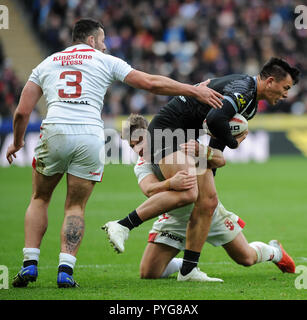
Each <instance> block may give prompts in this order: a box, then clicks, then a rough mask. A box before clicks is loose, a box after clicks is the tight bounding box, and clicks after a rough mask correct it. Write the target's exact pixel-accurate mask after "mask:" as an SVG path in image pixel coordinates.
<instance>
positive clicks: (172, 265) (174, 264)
mask: <svg viewBox="0 0 307 320" xmlns="http://www.w3.org/2000/svg"><path fill="white" fill-rule="evenodd" d="M182 262H183V259H182V258H173V259H172V260H171V261H170V262H169V264H168V265H167V266H166V268H165V270H164V272H163V273H162V275H161V278H167V277H168V276H169V275H171V274H173V273H175V272H178V271H179V270H180V268H181V266H182Z"/></svg>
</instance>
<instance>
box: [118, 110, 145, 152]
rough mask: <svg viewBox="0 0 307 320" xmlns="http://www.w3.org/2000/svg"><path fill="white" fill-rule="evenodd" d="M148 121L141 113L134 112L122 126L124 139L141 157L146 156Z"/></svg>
mask: <svg viewBox="0 0 307 320" xmlns="http://www.w3.org/2000/svg"><path fill="white" fill-rule="evenodd" d="M147 127H148V121H147V120H146V119H145V118H144V117H143V116H141V115H139V114H135V113H132V114H130V116H129V117H128V119H127V120H126V121H125V123H124V125H123V128H122V139H124V140H127V141H128V143H129V144H130V147H131V148H132V149H133V151H134V152H136V153H137V154H138V155H139V156H140V157H144V153H145V152H144V149H145V146H146V142H147V134H148V133H147Z"/></svg>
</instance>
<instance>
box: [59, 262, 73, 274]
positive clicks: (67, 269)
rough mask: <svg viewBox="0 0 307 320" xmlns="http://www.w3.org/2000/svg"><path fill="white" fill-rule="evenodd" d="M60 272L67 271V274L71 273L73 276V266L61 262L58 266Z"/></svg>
mask: <svg viewBox="0 0 307 320" xmlns="http://www.w3.org/2000/svg"><path fill="white" fill-rule="evenodd" d="M60 272H66V273H67V274H69V275H70V276H72V274H73V272H74V271H73V268H71V267H69V266H67V265H66V264H61V265H60V266H59V268H58V273H60Z"/></svg>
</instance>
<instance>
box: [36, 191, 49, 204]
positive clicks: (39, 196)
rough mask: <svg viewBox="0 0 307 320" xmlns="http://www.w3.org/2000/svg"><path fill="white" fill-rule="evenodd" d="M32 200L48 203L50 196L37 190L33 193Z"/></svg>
mask: <svg viewBox="0 0 307 320" xmlns="http://www.w3.org/2000/svg"><path fill="white" fill-rule="evenodd" d="M32 199H33V200H41V201H42V202H45V203H49V202H50V200H51V194H49V193H45V192H41V191H40V190H37V191H35V192H33V194H32Z"/></svg>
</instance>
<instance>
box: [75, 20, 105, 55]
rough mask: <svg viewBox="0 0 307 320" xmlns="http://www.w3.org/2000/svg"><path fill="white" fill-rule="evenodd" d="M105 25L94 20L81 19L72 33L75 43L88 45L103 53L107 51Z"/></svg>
mask: <svg viewBox="0 0 307 320" xmlns="http://www.w3.org/2000/svg"><path fill="white" fill-rule="evenodd" d="M104 40H105V34H104V31H103V25H102V24H101V23H100V22H98V21H96V20H93V19H80V20H79V21H77V22H76V24H75V25H74V28H73V31H72V41H73V43H86V44H88V45H89V46H91V47H92V48H94V49H97V50H99V51H101V52H104V51H105V50H106V45H105V43H104Z"/></svg>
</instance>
